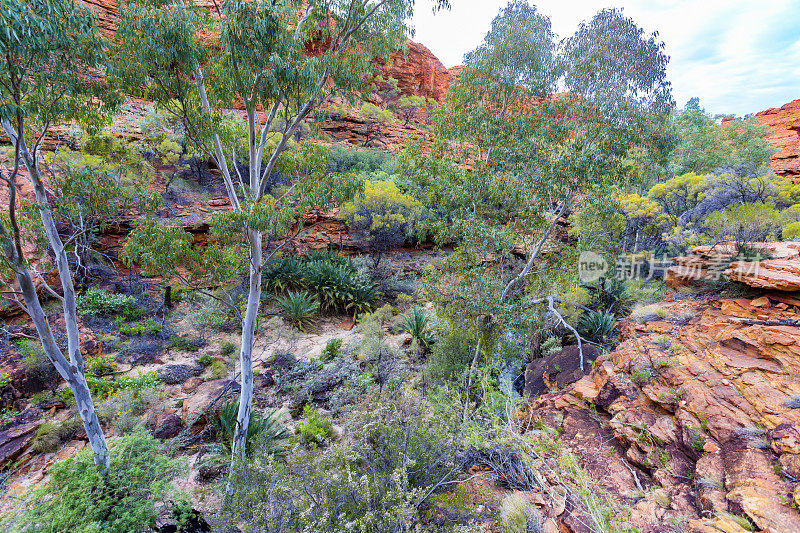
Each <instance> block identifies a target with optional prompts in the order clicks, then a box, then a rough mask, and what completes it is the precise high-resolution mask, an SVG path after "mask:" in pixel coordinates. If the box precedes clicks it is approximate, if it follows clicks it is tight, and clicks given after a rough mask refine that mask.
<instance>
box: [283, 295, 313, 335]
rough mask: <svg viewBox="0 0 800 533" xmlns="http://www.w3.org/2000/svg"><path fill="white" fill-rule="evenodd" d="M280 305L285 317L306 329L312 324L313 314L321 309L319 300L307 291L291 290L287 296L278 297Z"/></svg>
mask: <svg viewBox="0 0 800 533" xmlns="http://www.w3.org/2000/svg"><path fill="white" fill-rule="evenodd" d="M278 307H279V308H280V310H281V315H283V317H284V318H285V319H287V320H288V321H289V322H291V323H292V324H293V325H295V326H297V327H298V328H299V329H300V330H302V331H305V330H306V329H307V328H309V327H310V326H311V325H312V322H311V315H313V314H314V313H316V312H317V309H319V302H318V301H317V300H316V299H315V298H313V297H312V296H310V295H309V294H308V292H307V291H301V292H290V293H289V294H288V295H286V296H285V297H283V298H278Z"/></svg>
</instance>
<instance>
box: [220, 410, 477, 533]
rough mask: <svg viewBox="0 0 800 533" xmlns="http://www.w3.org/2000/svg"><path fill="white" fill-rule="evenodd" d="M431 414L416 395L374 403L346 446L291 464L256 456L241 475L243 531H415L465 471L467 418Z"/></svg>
mask: <svg viewBox="0 0 800 533" xmlns="http://www.w3.org/2000/svg"><path fill="white" fill-rule="evenodd" d="M431 411H432V407H431V406H430V405H429V404H427V403H426V402H424V401H422V400H420V399H419V398H418V397H416V396H414V395H413V394H411V395H408V396H406V395H402V394H400V395H396V397H394V398H377V397H373V398H371V399H370V400H368V401H367V402H365V403H364V404H362V405H361V406H359V408H358V409H357V410H356V411H355V412H354V413H353V416H351V417H350V418H349V421H348V425H347V434H348V438H347V439H343V440H342V442H340V443H335V444H332V445H330V446H328V447H327V448H324V449H316V450H311V451H308V452H305V453H302V452H300V453H297V454H295V455H293V456H290V457H289V458H288V459H287V462H286V463H283V462H278V461H275V460H273V459H272V458H271V457H270V456H269V454H263V455H262V454H260V453H259V452H258V450H256V453H255V456H254V457H253V458H252V459H249V460H248V461H246V462H242V463H240V464H238V465H237V466H236V468H235V469H234V472H233V477H232V486H233V487H234V489H235V493H234V496H233V499H232V507H233V509H234V513H235V520H236V522H237V524H241V525H240V527H243V529H245V530H252V531H271V530H276V528H277V527H278V526H279V527H280V530H281V531H283V532H284V533H300V532H323V531H339V530H341V528H342V525H343V524H349V526H350V527H351V529H352V530H353V531H359V532H363V533H379V532H385V531H411V530H413V528H414V524H416V523H419V521H421V520H422V519H423V518H424V517H423V515H422V514H421V511H420V508H421V507H422V504H423V500H424V498H425V496H426V495H427V494H428V492H434V490H433V489H434V485H435V484H436V483H438V482H439V481H440V480H442V479H447V476H448V472H451V470H452V471H456V470H457V468H454V467H455V459H456V456H457V454H458V451H457V447H456V445H455V439H456V436H457V434H458V424H459V418H458V416H457V414H456V413H454V412H443V413H436V416H431ZM440 531H453V529H450V526H444V527H443V529H440ZM462 531H463V529H462Z"/></svg>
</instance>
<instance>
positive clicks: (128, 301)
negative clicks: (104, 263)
mask: <svg viewBox="0 0 800 533" xmlns="http://www.w3.org/2000/svg"><path fill="white" fill-rule="evenodd" d="M76 304H77V306H78V312H79V313H80V314H81V315H87V316H104V315H111V314H118V315H121V316H122V317H123V318H124V319H125V320H136V319H137V318H139V317H141V316H142V315H143V314H144V309H142V308H141V307H140V306H139V304H137V303H136V300H135V299H133V298H132V297H130V296H126V295H124V294H111V293H109V292H108V291H106V290H104V289H96V288H94V289H89V290H88V291H86V293H85V294H83V295H82V296H79V297H78V298H77V302H76Z"/></svg>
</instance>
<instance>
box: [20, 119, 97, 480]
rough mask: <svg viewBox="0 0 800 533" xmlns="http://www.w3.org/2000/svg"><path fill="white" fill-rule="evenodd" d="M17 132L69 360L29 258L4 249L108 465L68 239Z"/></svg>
mask: <svg viewBox="0 0 800 533" xmlns="http://www.w3.org/2000/svg"><path fill="white" fill-rule="evenodd" d="M4 126H5V124H4ZM4 129H5V128H4ZM7 133H8V131H7ZM15 133H16V135H15V137H13V138H14V139H15V140H16V141H17V148H18V150H19V157H20V158H21V159H22V162H23V163H24V165H25V167H26V168H27V169H28V174H29V175H30V179H31V184H32V185H33V190H34V194H35V196H36V203H37V205H38V206H39V215H40V218H41V220H42V226H43V227H44V231H45V235H46V237H47V242H48V244H49V245H50V248H51V249H52V251H53V254H54V256H55V262H56V267H57V269H58V275H59V279H60V281H61V288H62V291H63V292H62V294H63V297H62V307H63V311H64V324H65V327H66V335H67V353H68V356H69V360H67V358H66V357H65V356H64V354H63V353H62V351H61V348H59V346H58V344H57V343H56V341H55V338H54V337H53V332H52V329H51V328H50V324H49V323H48V321H47V316H46V315H45V313H44V310H43V309H42V306H41V303H40V302H39V295H38V294H37V292H36V286H35V285H34V283H33V278H32V277H31V274H30V271H29V270H28V268H27V267H26V265H25V259H24V258H23V257H19V256H18V253H17V251H16V249H15V248H14V246H13V245H12V243H11V242H10V241H8V242H6V243H4V253H5V255H6V258H7V259H8V260H9V262H10V263H11V265H12V266H13V269H14V271H15V273H16V277H17V281H18V282H19V285H20V290H21V292H22V297H23V300H24V301H25V306H26V308H27V311H28V314H29V315H30V317H31V319H32V320H33V323H34V326H35V328H36V333H37V334H38V335H39V339H40V340H41V342H42V347H43V348H44V352H45V355H46V356H47V358H48V359H50V361H51V362H52V363H53V366H55V368H56V370H57V371H58V373H59V374H60V375H61V377H62V378H64V381H66V382H67V384H68V385H69V386H70V388H71V389H72V393H73V396H74V397H75V403H76V406H77V408H78V413H79V415H80V417H81V420H82V421H83V426H84V428H85V429H86V435H87V437H88V439H89V445H90V446H91V447H92V452H93V454H94V460H95V463H96V464H98V465H103V466H104V467H106V468H108V466H109V457H108V444H107V443H106V439H105V435H104V434H103V428H102V426H101V425H100V420H99V419H98V417H97V412H96V411H95V408H94V402H93V401H92V396H91V392H90V391H89V386H88V384H87V383H86V376H85V375H84V369H83V356H82V354H81V350H80V334H79V331H78V311H77V307H76V305H75V286H74V284H73V282H72V271H71V270H70V267H69V262H68V260H67V253H66V250H65V248H64V243H63V242H62V241H61V237H60V236H59V234H58V228H57V227H56V223H55V219H54V218H53V213H52V211H51V210H50V208H49V204H48V199H47V191H46V189H45V187H44V183H43V182H42V179H41V176H40V174H39V168H38V165H37V164H36V163H37V162H36V155H35V154H32V153H30V151H29V150H28V148H27V145H26V144H25V139H24V136H23V132H22V131H17V132H15ZM4 240H5V239H4Z"/></svg>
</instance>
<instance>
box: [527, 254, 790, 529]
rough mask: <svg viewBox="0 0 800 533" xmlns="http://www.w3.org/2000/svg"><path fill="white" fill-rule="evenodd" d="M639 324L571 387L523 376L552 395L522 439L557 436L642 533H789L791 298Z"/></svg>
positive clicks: (690, 307)
mask: <svg viewBox="0 0 800 533" xmlns="http://www.w3.org/2000/svg"><path fill="white" fill-rule="evenodd" d="M788 262H792V263H793V264H794V266H795V267H800V259H797V258H796V257H795V258H794V259H792V260H790V261H788ZM767 277H768V276H767ZM754 285H756V286H757V285H758V284H755V283H754ZM651 311H652V312H650V313H649V314H646V315H644V316H642V317H641V318H640V319H639V320H638V321H636V320H628V321H625V322H623V323H622V324H621V330H622V342H621V344H620V345H619V346H618V347H617V348H616V349H615V350H614V351H612V352H611V353H610V354H607V355H600V356H599V357H597V359H596V361H595V362H594V365H593V366H592V368H591V371H590V372H589V373H588V375H586V376H583V377H581V378H580V379H577V381H575V379H576V378H577V376H576V375H575V369H574V368H569V367H565V368H561V367H560V366H559V365H558V364H555V365H549V366H548V365H542V364H541V363H540V362H534V363H531V365H530V366H529V368H528V372H527V374H526V382H527V383H528V386H529V388H531V389H532V390H541V388H542V387H543V386H544V387H545V388H548V387H549V388H552V389H553V390H555V389H556V388H557V387H559V386H560V387H563V388H562V390H560V391H557V392H550V393H546V394H544V395H542V396H539V397H537V398H535V399H534V400H533V401H532V402H531V404H530V406H529V407H528V409H527V410H526V411H525V412H524V413H523V416H524V418H523V419H526V420H528V427H529V428H530V429H533V428H534V427H535V425H536V422H537V421H543V422H546V423H547V424H548V425H550V426H553V427H557V428H559V431H560V432H561V438H562V442H563V443H564V444H565V445H566V446H567V447H568V448H569V449H570V450H572V451H573V452H574V453H576V454H577V455H578V456H579V457H580V458H581V462H582V464H583V466H584V467H585V468H586V469H587V470H589V473H590V474H591V476H592V477H593V478H594V479H596V480H599V481H600V485H601V486H602V487H604V488H605V489H606V490H608V492H609V493H610V494H611V495H612V496H613V497H614V498H616V500H617V502H619V505H631V504H632V507H631V509H632V514H631V521H632V523H633V524H634V525H636V526H638V527H640V528H642V531H673V529H668V528H669V527H672V526H670V524H681V526H680V529H674V530H680V531H693V532H698V533H700V532H702V533H706V532H708V533H710V532H712V531H713V532H716V531H725V532H729V533H733V532H744V531H746V529H744V528H743V527H742V524H745V525H746V522H745V521H743V520H742V518H741V516H744V517H746V519H747V520H748V521H750V522H752V524H754V525H755V527H756V529H757V530H760V531H768V532H775V533H777V532H798V531H800V513H798V511H797V508H798V506H800V483H798V482H800V377H799V376H800V327H798V321H797V319H798V316H800V294H799V293H797V292H795V291H793V292H782V291H768V292H759V293H756V294H753V295H752V296H750V297H747V298H733V297H727V298H724V297H715V296H708V295H706V296H703V295H700V294H695V295H694V296H687V295H683V294H680V293H674V294H673V295H672V296H671V297H668V298H667V299H666V301H664V302H662V304H660V305H659V306H657V307H653V309H652V310H651ZM573 355H574V354H573ZM555 357H556V358H558V357H559V354H556V356H555ZM573 367H574V364H573ZM578 375H580V374H578ZM570 382H572V383H570ZM561 521H562V522H563V523H564V526H565V528H566V530H567V531H584V529H581V527H580V526H579V522H580V520H578V518H576V517H570V515H569V514H568V513H567V514H566V515H564V516H562V518H561Z"/></svg>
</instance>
